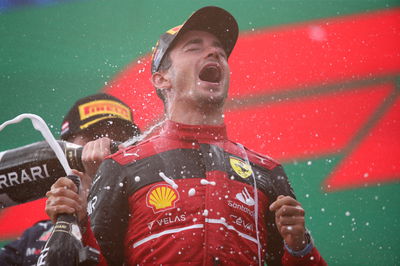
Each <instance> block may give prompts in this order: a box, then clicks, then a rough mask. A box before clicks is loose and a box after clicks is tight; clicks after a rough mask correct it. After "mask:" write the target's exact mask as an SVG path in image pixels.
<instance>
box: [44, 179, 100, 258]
mask: <svg viewBox="0 0 400 266" xmlns="http://www.w3.org/2000/svg"><path fill="white" fill-rule="evenodd" d="M67 177H68V178H70V179H71V180H72V181H74V183H75V185H76V186H77V187H78V189H79V184H80V180H79V177H77V176H75V175H69V176H67ZM81 241H82V235H81V232H80V229H79V226H78V220H77V217H76V216H75V215H74V214H65V213H63V214H60V215H59V216H58V217H57V222H56V224H55V225H54V227H53V232H52V233H51V236H50V237H49V239H48V240H47V242H46V245H45V246H44V248H43V249H42V251H41V253H40V256H39V259H38V261H37V266H75V265H80V266H89V265H96V264H97V263H98V256H99V254H100V252H99V251H98V250H96V249H94V248H91V247H84V246H83V244H82V242H81Z"/></svg>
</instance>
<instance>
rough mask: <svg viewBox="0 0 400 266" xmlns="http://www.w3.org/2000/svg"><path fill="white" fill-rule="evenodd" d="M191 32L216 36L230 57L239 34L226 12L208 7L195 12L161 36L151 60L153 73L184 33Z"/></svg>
mask: <svg viewBox="0 0 400 266" xmlns="http://www.w3.org/2000/svg"><path fill="white" fill-rule="evenodd" d="M189 30H199V31H206V32H209V33H211V34H213V35H214V36H216V37H217V38H218V39H219V41H220V42H221V44H222V46H223V48H224V50H225V52H226V55H227V56H228V57H229V55H230V54H231V52H232V50H233V47H235V44H236V40H237V38H238V34H239V27H238V24H237V22H236V20H235V18H234V17H233V16H232V15H231V14H230V13H229V12H228V11H226V10H224V9H222V8H220V7H216V6H207V7H203V8H200V9H199V10H197V11H196V12H194V13H193V14H192V15H191V16H190V17H189V18H188V20H186V22H184V23H183V24H182V25H180V26H176V27H174V28H172V29H170V30H168V31H167V32H166V33H164V34H163V35H161V36H160V39H159V40H158V42H157V44H156V46H155V48H154V51H153V55H152V59H151V73H155V72H157V71H158V69H159V67H160V65H161V62H162V60H163V59H164V56H165V54H166V53H167V52H168V50H169V49H170V48H171V47H172V46H173V44H174V43H175V41H176V40H178V39H179V36H181V35H182V34H183V33H185V32H187V31H189Z"/></svg>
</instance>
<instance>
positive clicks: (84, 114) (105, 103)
mask: <svg viewBox="0 0 400 266" xmlns="http://www.w3.org/2000/svg"><path fill="white" fill-rule="evenodd" d="M102 114H112V115H115V116H118V117H119V118H122V119H125V120H128V121H132V117H131V113H130V111H129V108H128V107H126V106H124V105H122V104H120V103H118V102H115V101H112V100H98V101H93V102H89V103H85V104H82V105H80V106H79V116H80V118H81V120H85V119H87V118H90V117H92V116H95V115H102Z"/></svg>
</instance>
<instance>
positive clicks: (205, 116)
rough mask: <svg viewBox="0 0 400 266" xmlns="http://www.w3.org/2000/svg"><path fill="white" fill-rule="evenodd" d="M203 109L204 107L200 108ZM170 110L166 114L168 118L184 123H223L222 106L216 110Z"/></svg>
mask: <svg viewBox="0 0 400 266" xmlns="http://www.w3.org/2000/svg"><path fill="white" fill-rule="evenodd" d="M202 109H205V108H202ZM206 111H207V112H204V110H198V109H197V108H194V109H187V110H182V109H181V110H170V112H169V115H168V116H167V117H168V119H169V120H171V121H174V122H178V123H181V124H186V125H221V124H223V123H224V118H223V111H222V107H221V108H218V109H217V110H215V109H213V110H210V109H206Z"/></svg>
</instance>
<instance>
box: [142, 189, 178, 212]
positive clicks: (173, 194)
mask: <svg viewBox="0 0 400 266" xmlns="http://www.w3.org/2000/svg"><path fill="white" fill-rule="evenodd" d="M178 200H179V193H178V191H177V190H175V189H174V188H173V187H171V186H170V185H165V184H163V185H156V186H153V187H152V188H151V189H150V190H149V192H147V196H146V205H147V207H149V208H152V209H153V212H154V213H158V212H162V211H166V210H170V209H174V208H175V203H176V202H177V201H178Z"/></svg>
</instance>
